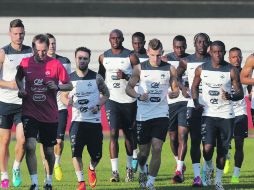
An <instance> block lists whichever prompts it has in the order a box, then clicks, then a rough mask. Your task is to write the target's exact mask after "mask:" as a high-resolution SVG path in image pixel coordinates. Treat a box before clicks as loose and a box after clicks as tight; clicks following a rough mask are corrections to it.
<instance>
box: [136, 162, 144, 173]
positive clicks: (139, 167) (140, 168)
mask: <svg viewBox="0 0 254 190" xmlns="http://www.w3.org/2000/svg"><path fill="white" fill-rule="evenodd" d="M138 170H139V172H140V173H146V164H145V165H144V166H141V165H139V164H138Z"/></svg>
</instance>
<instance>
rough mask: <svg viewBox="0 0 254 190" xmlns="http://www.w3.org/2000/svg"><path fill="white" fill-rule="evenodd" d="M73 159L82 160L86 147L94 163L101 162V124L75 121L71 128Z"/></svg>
mask: <svg viewBox="0 0 254 190" xmlns="http://www.w3.org/2000/svg"><path fill="white" fill-rule="evenodd" d="M69 135H70V141H71V150H72V157H79V158H82V153H83V150H84V146H85V145H87V151H88V153H89V155H90V157H91V159H92V160H93V161H97V162H98V161H99V160H100V158H101V156H102V141H103V134H102V126H101V124H100V123H88V122H78V121H73V122H72V123H71V128H70V134H69Z"/></svg>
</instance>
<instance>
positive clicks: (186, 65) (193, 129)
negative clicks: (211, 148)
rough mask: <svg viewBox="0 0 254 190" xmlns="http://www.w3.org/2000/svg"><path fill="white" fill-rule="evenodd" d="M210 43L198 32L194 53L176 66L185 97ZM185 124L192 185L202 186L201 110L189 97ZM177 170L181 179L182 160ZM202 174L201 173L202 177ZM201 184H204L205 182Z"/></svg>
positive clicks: (181, 179) (176, 177) (208, 39)
mask: <svg viewBox="0 0 254 190" xmlns="http://www.w3.org/2000/svg"><path fill="white" fill-rule="evenodd" d="M209 44H210V38H209V36H208V35H207V34H206V33H198V34H196V35H195V36H194V47H195V53H194V54H191V55H189V56H188V57H186V58H183V59H182V60H181V61H180V63H179V66H178V68H177V72H178V77H179V81H180V86H181V85H182V84H183V82H181V81H184V77H183V76H184V73H186V75H187V77H188V80H187V82H184V84H186V83H187V84H186V85H184V86H183V85H182V87H181V89H182V93H183V94H186V95H184V96H185V97H188V94H189V93H188V91H190V88H191V86H192V82H193V78H194V76H195V69H196V68H197V67H198V66H199V65H201V64H202V63H204V62H207V61H209V60H210V55H209V54H208V53H207V49H208V47H209ZM199 98H200V100H201V99H202V94H201V91H200V94H199ZM186 120H187V126H188V129H189V131H190V138H191V148H190V155H191V160H192V167H193V171H194V179H193V183H192V185H193V186H194V187H200V186H202V182H203V183H204V182H205V180H203V179H202V180H201V177H200V158H201V150H200V144H201V112H200V110H196V109H194V104H193V100H192V99H189V101H188V104H187V118H186ZM177 167H178V169H177V170H178V171H180V172H181V173H180V172H177V173H176V174H177V175H175V177H174V179H175V180H176V181H179V182H181V181H183V179H184V176H183V172H182V168H183V161H181V162H179V163H178V166H177ZM203 176H204V175H202V177H203ZM203 185H206V184H205V183H204V184H203Z"/></svg>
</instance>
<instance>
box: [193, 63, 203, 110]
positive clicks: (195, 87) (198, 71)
mask: <svg viewBox="0 0 254 190" xmlns="http://www.w3.org/2000/svg"><path fill="white" fill-rule="evenodd" d="M201 72H202V68H201V66H198V67H197V68H196V70H195V77H194V79H193V83H192V87H191V95H192V99H193V102H194V105H195V108H196V109H202V108H203V105H201V104H200V103H199V100H198V98H199V85H200V83H201V77H200V76H201Z"/></svg>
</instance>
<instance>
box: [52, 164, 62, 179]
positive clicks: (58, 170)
mask: <svg viewBox="0 0 254 190" xmlns="http://www.w3.org/2000/svg"><path fill="white" fill-rule="evenodd" d="M54 174H55V178H56V180H57V181H61V180H62V178H63V171H62V168H61V166H60V164H55V166H54Z"/></svg>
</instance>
